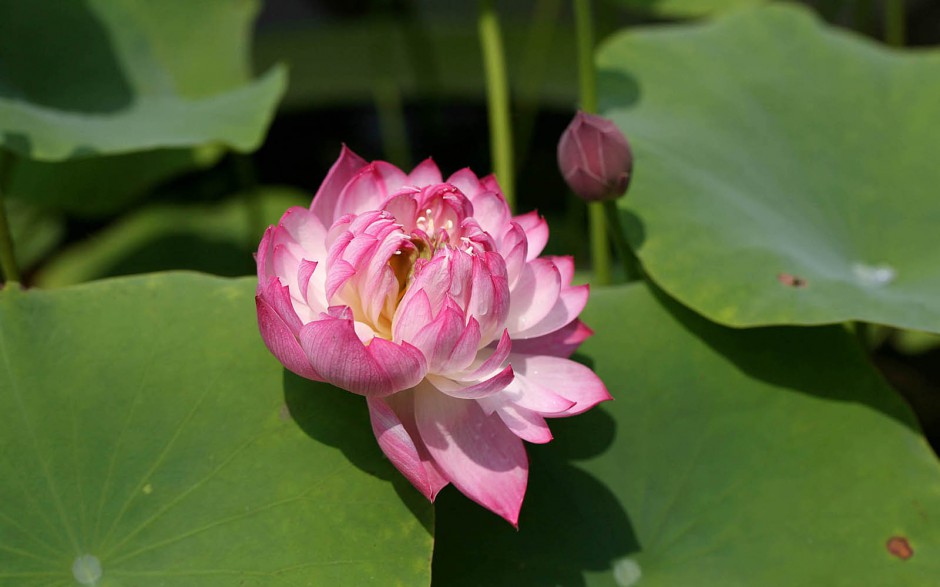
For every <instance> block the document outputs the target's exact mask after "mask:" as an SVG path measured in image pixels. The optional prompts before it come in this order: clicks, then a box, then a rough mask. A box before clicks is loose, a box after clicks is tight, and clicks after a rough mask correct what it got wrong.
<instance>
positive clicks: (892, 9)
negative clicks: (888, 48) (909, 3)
mask: <svg viewBox="0 0 940 587" xmlns="http://www.w3.org/2000/svg"><path fill="white" fill-rule="evenodd" d="M904 24H905V23H904V0H887V2H886V3H885V42H886V43H888V44H889V45H893V46H895V47H903V46H904V37H905V34H904V32H905V31H904Z"/></svg>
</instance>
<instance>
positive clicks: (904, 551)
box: [885, 536, 914, 561]
mask: <svg viewBox="0 0 940 587" xmlns="http://www.w3.org/2000/svg"><path fill="white" fill-rule="evenodd" d="M885 548H887V549H888V552H890V553H891V554H893V555H894V556H896V557H898V558H899V559H901V560H902V561H906V560H907V559H909V558H911V557H912V556H914V549H913V548H911V545H910V543H909V542H908V541H907V538H905V537H903V536H892V537H891V538H889V539H888V542H887V543H886V544H885Z"/></svg>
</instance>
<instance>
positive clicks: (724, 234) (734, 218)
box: [598, 5, 940, 332]
mask: <svg viewBox="0 0 940 587" xmlns="http://www.w3.org/2000/svg"><path fill="white" fill-rule="evenodd" d="M598 63H599V66H600V68H601V70H602V75H601V86H602V87H601V93H602V98H603V102H604V104H605V107H604V112H605V113H606V114H607V115H609V116H611V117H612V118H613V119H614V120H615V121H616V122H617V123H618V125H619V126H620V127H621V128H622V129H623V130H624V131H625V132H626V133H627V135H628V137H629V138H630V140H631V142H632V145H633V147H634V150H635V154H636V163H635V168H634V178H633V183H632V187H631V190H630V193H629V194H628V196H627V197H626V198H625V199H624V200H622V201H621V206H622V210H623V215H624V220H625V223H626V225H627V228H628V231H629V235H628V236H629V239H630V241H631V242H632V244H633V245H634V247H635V248H636V249H637V251H638V254H639V256H640V258H641V260H642V261H643V263H644V265H645V266H646V268H647V270H648V271H649V274H650V276H651V277H652V278H653V279H654V280H655V281H656V282H657V283H658V284H659V285H661V286H662V287H663V288H664V289H666V291H668V292H669V293H670V294H671V295H673V296H674V297H676V298H678V299H679V300H680V301H682V302H683V303H684V304H686V305H688V306H691V307H692V308H694V309H695V310H697V311H698V312H700V313H702V314H704V315H706V316H707V317H709V318H711V319H713V320H716V321H718V322H722V323H725V324H729V325H733V326H754V325H763V324H787V323H797V324H820V323H834V322H841V321H845V320H862V321H868V322H875V323H882V324H888V325H893V326H900V327H904V328H912V329H917V330H928V331H933V332H940V296H938V295H937V291H940V270H938V267H940V247H938V246H937V244H938V238H937V234H938V231H937V227H938V226H940V206H938V205H937V186H938V185H940V165H937V161H936V154H937V152H938V151H940V134H938V133H937V129H936V121H937V120H940V100H938V99H937V95H938V94H940V52H938V51H935V50H929V51H916V52H915V51H911V52H899V51H894V50H890V49H887V48H884V47H881V46H878V45H877V44H875V43H873V42H871V41H867V40H863V39H861V38H859V37H857V36H855V35H852V34H849V33H845V32H840V31H838V30H835V29H831V28H827V27H825V26H823V25H822V24H820V22H819V21H818V20H817V19H816V18H815V17H814V16H812V15H810V14H809V13H808V12H807V11H806V10H804V9H800V8H796V7H794V6H786V5H773V6H771V7H768V8H766V9H762V10H756V9H755V10H751V11H746V12H741V13H736V14H735V15H732V16H728V17H726V18H724V19H721V20H716V21H714V22H712V23H706V24H702V25H686V26H669V27H667V26H664V27H658V28H655V29H651V30H637V31H634V32H628V33H624V34H621V35H620V36H617V37H615V38H613V39H612V40H611V41H610V42H609V43H607V44H606V45H605V46H604V47H602V48H601V50H600V52H599V55H598Z"/></svg>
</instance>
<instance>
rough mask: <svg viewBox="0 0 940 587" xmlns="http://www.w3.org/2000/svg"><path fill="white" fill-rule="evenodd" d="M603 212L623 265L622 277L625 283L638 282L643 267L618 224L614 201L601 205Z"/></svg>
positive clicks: (618, 213)
mask: <svg viewBox="0 0 940 587" xmlns="http://www.w3.org/2000/svg"><path fill="white" fill-rule="evenodd" d="M603 206H604V212H606V216H607V227H608V228H609V229H610V235H611V237H612V239H613V241H614V248H616V249H617V254H618V255H620V260H621V262H622V263H623V276H624V279H625V280H626V281H627V282H631V281H639V280H640V279H642V278H643V267H642V266H641V265H640V260H639V259H637V257H636V255H635V254H634V253H633V249H631V248H630V244H629V243H628V242H627V238H626V236H625V235H626V232H624V230H623V226H622V225H621V223H620V211H619V210H617V203H616V202H615V201H614V200H607V201H606V202H604V203H603Z"/></svg>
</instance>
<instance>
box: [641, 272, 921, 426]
mask: <svg viewBox="0 0 940 587" xmlns="http://www.w3.org/2000/svg"><path fill="white" fill-rule="evenodd" d="M650 287H651V291H652V292H653V295H654V296H656V298H657V299H658V300H659V302H660V303H661V304H662V305H663V306H664V307H665V308H666V309H667V310H668V311H669V313H670V314H672V315H673V317H674V318H675V319H676V320H678V321H679V322H680V323H681V324H682V325H683V326H684V327H685V329H686V330H687V331H688V332H689V333H691V334H692V335H694V336H695V337H697V338H698V339H699V340H701V341H702V342H704V343H705V344H707V345H708V346H709V347H710V348H711V349H713V350H714V351H715V352H717V353H719V354H721V355H722V356H723V357H725V358H726V359H727V360H729V361H730V362H732V363H733V364H734V365H735V366H736V367H737V368H738V369H740V370H741V371H743V372H744V373H747V374H748V375H749V376H750V377H753V378H755V379H758V380H760V381H764V382H766V383H769V384H771V385H774V386H776V387H779V388H783V389H786V390H789V391H794V392H798V393H802V394H806V395H810V396H814V397H817V398H820V399H826V400H831V401H839V402H850V403H858V404H862V405H865V406H867V407H868V408H870V409H873V410H876V411H878V412H881V413H882V414H884V415H885V416H888V417H889V418H892V419H894V420H895V421H897V422H899V423H900V424H903V425H904V426H906V427H908V428H910V429H912V430H919V429H918V425H917V421H916V419H915V417H914V415H913V413H912V412H911V410H910V408H909V407H908V406H907V405H906V404H905V403H904V400H903V399H901V397H900V395H899V394H897V393H892V390H890V389H889V388H888V387H887V385H886V384H885V383H884V382H883V380H882V379H881V378H880V376H879V375H878V374H877V373H876V372H875V369H874V367H873V366H872V365H871V363H870V361H869V359H868V358H867V357H866V356H865V355H864V353H863V352H862V349H861V348H860V347H859V345H858V343H857V342H856V341H855V340H853V336H852V335H851V334H849V332H848V331H847V330H846V329H845V328H842V327H841V326H839V325H819V326H814V327H806V326H765V327H758V328H747V329H735V328H728V327H725V326H721V325H719V324H716V323H714V322H710V321H708V320H706V319H705V318H703V317H701V316H699V315H698V314H696V313H694V312H693V311H692V310H689V309H688V308H686V307H684V306H682V305H681V304H679V303H678V302H676V301H675V300H673V299H672V298H670V297H669V295H668V294H666V293H665V292H664V291H662V290H661V289H659V288H658V287H656V286H650Z"/></svg>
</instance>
